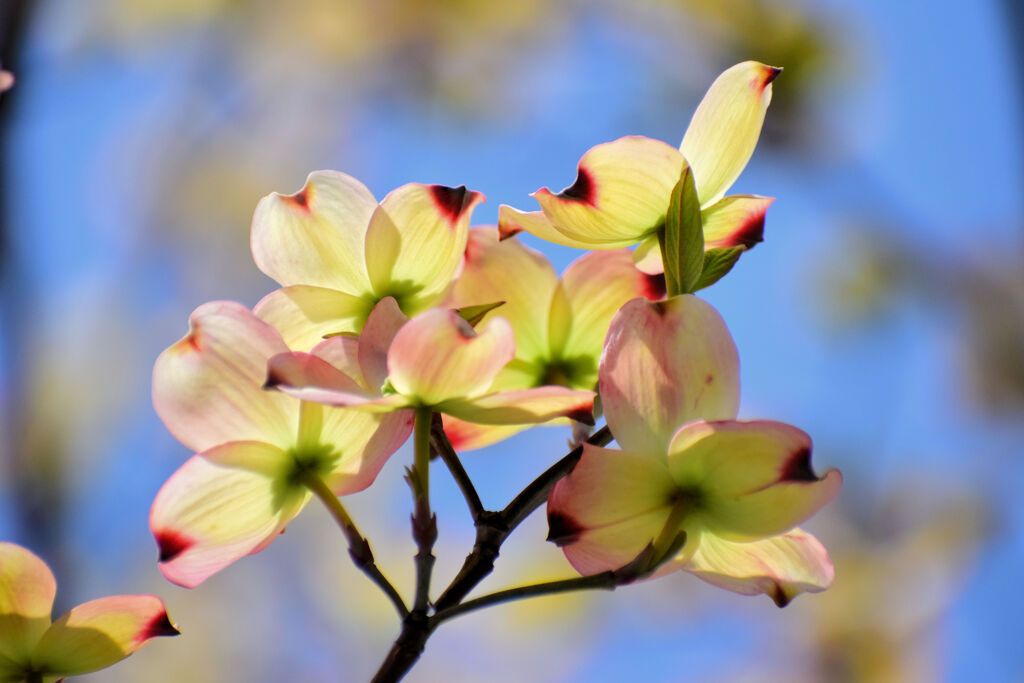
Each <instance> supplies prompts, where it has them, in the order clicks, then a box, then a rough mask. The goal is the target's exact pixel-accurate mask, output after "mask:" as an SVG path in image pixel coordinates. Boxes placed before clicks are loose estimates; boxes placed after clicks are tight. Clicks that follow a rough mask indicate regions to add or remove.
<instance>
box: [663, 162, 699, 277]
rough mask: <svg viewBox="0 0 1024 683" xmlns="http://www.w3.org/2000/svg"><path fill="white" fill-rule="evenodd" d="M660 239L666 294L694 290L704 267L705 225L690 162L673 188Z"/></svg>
mask: <svg viewBox="0 0 1024 683" xmlns="http://www.w3.org/2000/svg"><path fill="white" fill-rule="evenodd" d="M659 237H661V236H659ZM659 241H660V242H661V256H662V261H663V262H664V264H665V284H666V287H667V290H668V295H669V296H675V295H676V294H689V293H691V292H695V291H696V289H695V287H696V285H697V281H698V280H699V279H700V275H701V272H702V270H703V267H704V228H703V225H702V224H701V217H700V200H698V199H697V187H696V186H695V185H694V183H693V171H692V170H691V169H690V166H689V164H687V165H686V166H684V167H683V172H682V173H681V174H680V176H679V182H678V183H676V186H675V188H673V190H672V197H671V199H670V200H669V204H668V215H666V216H665V232H664V236H663V237H661V239H660V240H659Z"/></svg>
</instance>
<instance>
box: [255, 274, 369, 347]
mask: <svg viewBox="0 0 1024 683" xmlns="http://www.w3.org/2000/svg"><path fill="white" fill-rule="evenodd" d="M369 312H370V301H369V300H367V299H365V298H359V297H356V296H353V295H351V294H346V293H344V292H339V291H338V290H336V289H327V288H325V287H312V286H309V285H293V286H291V287H283V288H281V289H277V290H275V291H273V292H271V293H270V294H268V295H267V296H265V297H263V298H262V299H261V300H260V301H259V303H257V304H256V307H255V308H253V313H254V314H255V315H256V317H258V318H259V319H260V320H262V321H264V322H265V323H268V324H270V325H272V326H273V327H274V328H275V329H276V330H277V331H278V332H280V333H281V336H282V337H283V338H284V342H285V344H287V345H288V348H290V349H294V350H295V351H308V350H310V349H311V348H313V347H314V346H316V345H317V344H319V343H320V342H322V341H323V340H324V337H326V336H328V335H335V334H338V333H342V332H358V331H359V329H360V328H361V327H362V325H363V321H364V320H365V319H366V316H367V314H368V313H369Z"/></svg>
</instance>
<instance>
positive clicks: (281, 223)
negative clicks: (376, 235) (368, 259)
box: [252, 171, 377, 295]
mask: <svg viewBox="0 0 1024 683" xmlns="http://www.w3.org/2000/svg"><path fill="white" fill-rule="evenodd" d="M376 208H377V201H376V200H375V199H374V197H373V195H372V194H371V193H370V191H369V190H368V189H366V186H364V185H363V184H362V183H360V182H359V181H358V180H356V179H355V178H353V177H351V176H348V175H345V174H344V173H338V172H337V171H316V172H314V173H311V174H310V175H309V178H307V179H306V184H305V185H304V186H303V188H302V189H301V190H299V191H298V192H296V193H295V194H293V195H281V194H278V193H276V192H275V193H273V194H270V195H267V196H266V197H264V198H263V199H262V200H261V201H260V203H259V205H257V207H256V213H255V215H254V216H253V219H252V254H253V258H254V259H255V261H256V265H257V266H259V268H260V270H262V271H263V272H264V273H266V274H267V275H269V276H270V277H272V278H274V279H275V280H277V282H278V283H280V284H281V285H283V286H288V285H315V286H318V287H327V288H330V289H337V290H340V291H343V292H347V293H349V294H355V295H359V294H362V293H365V292H369V291H370V282H369V279H368V278H367V274H366V267H365V265H364V263H363V236H364V234H365V233H366V227H367V225H368V224H369V222H370V216H371V215H372V214H373V212H374V210H375V209H376Z"/></svg>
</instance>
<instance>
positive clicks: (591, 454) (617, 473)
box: [548, 444, 676, 574]
mask: <svg viewBox="0 0 1024 683" xmlns="http://www.w3.org/2000/svg"><path fill="white" fill-rule="evenodd" d="M583 448H584V452H583V457H582V458H580V461H579V463H578V464H577V465H576V468H575V469H573V471H572V472H571V473H570V474H569V475H568V476H566V477H565V478H563V479H561V480H560V481H559V482H558V483H557V484H556V485H555V488H554V489H553V490H552V491H551V496H550V497H549V498H548V525H549V527H550V533H549V536H548V540H550V541H553V542H554V543H556V544H558V545H559V546H562V550H563V551H564V552H565V555H566V557H567V558H568V560H569V562H570V563H571V564H572V565H573V567H575V568H576V570H577V571H579V572H580V573H581V574H593V573H595V572H599V571H604V570H607V569H617V568H618V567H621V566H622V565H624V564H626V563H627V562H629V561H630V560H632V559H633V558H634V557H636V555H638V554H639V553H640V551H641V550H643V548H644V546H646V545H647V544H648V543H650V542H651V541H653V540H654V539H655V538H656V537H657V536H658V535H659V534H660V533H661V530H662V527H663V526H664V524H665V522H666V520H667V519H668V517H669V514H670V512H671V510H672V496H673V495H674V494H675V491H676V487H675V484H674V482H673V481H672V477H671V475H670V474H669V471H668V467H667V466H666V464H665V463H664V462H663V461H660V460H658V459H656V458H651V457H647V456H645V455H638V454H633V453H629V452H623V451H617V450H612V449H607V448H598V447H597V446H591V445H590V444H585V445H584V447H583Z"/></svg>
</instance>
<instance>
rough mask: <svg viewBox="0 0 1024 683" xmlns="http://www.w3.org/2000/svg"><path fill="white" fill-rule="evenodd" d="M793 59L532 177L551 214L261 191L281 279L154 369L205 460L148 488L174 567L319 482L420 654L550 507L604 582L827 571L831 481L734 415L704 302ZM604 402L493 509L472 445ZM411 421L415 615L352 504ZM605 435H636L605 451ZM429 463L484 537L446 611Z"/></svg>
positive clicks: (265, 246) (213, 560) (440, 192)
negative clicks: (556, 178) (688, 113)
mask: <svg viewBox="0 0 1024 683" xmlns="http://www.w3.org/2000/svg"><path fill="white" fill-rule="evenodd" d="M779 71H780V70H779V69H776V68H772V67H768V66H765V65H763V64H758V63H756V62H745V63H743V64H739V65H736V66H734V67H732V68H731V69H729V70H727V71H726V72H724V73H723V74H722V75H721V76H720V77H719V78H718V79H717V80H716V81H715V82H714V84H713V85H712V86H711V89H710V90H709V92H708V93H707V95H706V96H705V98H704V100H703V101H702V102H701V104H700V106H699V107H698V109H697V111H696V113H695V115H694V117H693V119H692V121H691V123H690V126H689V128H688V130H687V131H686V134H685V137H684V138H683V141H682V144H681V145H680V146H679V147H678V148H676V147H673V146H671V145H668V144H666V143H663V142H660V141H657V140H652V139H649V138H644V137H639V136H631V137H626V138H622V139H619V140H616V141H614V142H609V143H606V144H601V145H598V146H596V147H594V148H593V149H591V150H590V151H589V152H587V153H586V154H585V155H584V156H583V158H582V159H581V160H580V162H579V167H578V170H577V176H576V180H575V182H573V183H572V185H570V186H569V187H567V188H566V189H565V190H562V191H561V192H558V193H553V192H551V191H549V190H548V189H546V188H545V189H541V190H539V191H537V192H536V193H535V194H534V195H533V196H534V197H535V198H536V200H537V202H538V203H539V204H540V207H541V208H540V210H539V211H533V212H522V211H518V210H516V209H513V208H511V207H508V206H502V207H501V209H500V220H499V224H498V226H497V227H476V228H470V221H471V216H472V213H473V210H474V208H475V207H476V206H477V204H478V203H480V202H481V201H483V195H481V194H480V193H478V192H473V191H470V190H467V189H466V188H465V187H459V188H451V187H442V186H437V185H433V186H428V185H421V184H409V185H404V186H402V187H400V188H398V189H396V190H394V191H393V192H391V193H390V194H388V195H387V196H386V197H384V199H383V200H381V201H380V202H378V201H377V200H376V199H375V198H374V196H373V195H372V194H371V193H370V191H369V190H368V189H367V188H366V187H365V186H363V185H362V184H361V183H360V182H359V181H357V180H356V179H354V178H352V177H350V176H347V175H345V174H342V173H338V172H331V171H321V172H316V173H313V174H311V175H310V176H309V178H308V180H307V182H306V184H305V185H304V186H303V188H302V189H301V190H299V191H298V192H296V193H294V194H291V195H281V194H277V193H274V194H271V195H269V196H268V197H266V198H264V199H263V200H262V201H261V202H260V203H259V205H258V207H257V209H256V213H255V216H254V218H253V224H252V253H253V257H254V259H255V262H256V265H257V266H258V267H259V268H260V269H261V270H262V271H263V272H264V273H266V274H267V275H268V276H270V277H271V278H273V279H274V280H276V281H277V282H278V283H279V284H280V285H281V288H280V289H277V290H276V291H274V292H272V293H271V294H269V295H267V296H266V297H264V298H263V299H262V300H261V301H260V302H259V303H258V304H257V305H256V306H255V307H254V308H253V309H252V310H251V311H250V310H248V309H247V308H245V307H244V306H242V305H240V304H236V303H230V302H214V303H208V304H204V305H202V306H200V307H199V308H198V309H196V311H195V312H194V313H193V314H192V316H191V319H190V329H189V332H188V334H187V335H186V336H185V337H184V338H183V339H181V340H180V341H179V342H177V343H176V344H174V345H173V346H171V347H170V348H168V349H167V350H166V351H164V353H163V354H162V355H161V356H160V358H159V359H158V360H157V362H156V366H155V368H154V372H153V402H154V405H155V407H156V410H157V412H158V414H159V415H160V417H161V419H162V420H163V421H164V424H165V425H166V426H167V428H168V429H169V430H170V431H171V433H172V434H174V435H175V436H176V437H177V438H178V439H179V440H180V441H181V442H182V443H183V444H184V445H185V446H187V447H188V448H189V449H190V450H192V451H194V452H195V455H194V456H192V457H191V459H189V460H188V461H187V462H186V463H185V464H184V465H183V466H182V467H181V468H180V469H179V470H178V471H177V472H176V473H175V474H174V475H172V476H171V478H170V480H169V481H168V482H167V483H166V484H165V485H164V486H163V488H162V489H161V490H160V492H159V494H158V495H157V497H156V500H155V502H154V503H153V507H152V513H151V518H150V524H151V528H152V531H153V534H154V536H155V537H156V539H157V543H158V546H159V550H160V568H161V571H162V572H163V573H164V575H165V576H166V577H167V578H168V579H170V580H171V581H173V582H175V583H177V584H180V585H183V586H188V587H194V586H196V585H198V584H200V583H201V582H202V581H204V580H205V579H206V578H207V577H209V576H210V575H211V574H213V573H215V572H217V571H219V570H221V569H223V568H224V567H226V566H227V565H229V564H230V563H232V562H234V561H235V560H237V559H239V558H241V557H243V556H246V555H249V554H252V553H255V552H258V551H259V550H261V549H262V548H264V547H266V546H267V545H268V544H269V543H270V542H271V541H273V539H274V538H275V537H276V536H277V535H278V534H280V533H281V532H282V531H283V530H284V528H285V526H286V525H287V524H288V523H289V522H290V521H291V520H292V519H293V518H294V517H295V516H296V515H297V514H298V513H299V512H300V511H301V510H302V508H303V506H304V505H305V504H306V502H307V501H308V500H309V498H310V497H311V496H313V495H316V496H318V497H320V498H321V499H322V500H323V501H324V502H325V503H326V504H327V505H328V507H329V508H330V509H331V510H332V512H333V513H334V516H335V517H336V519H337V520H338V521H339V523H340V524H341V526H342V528H343V529H344V530H345V533H346V534H347V535H348V537H349V541H350V544H351V548H352V556H353V558H354V559H356V561H357V563H359V564H360V566H361V567H362V568H363V569H364V570H366V571H367V573H368V574H370V576H371V578H373V579H374V580H375V581H377V582H378V584H380V585H381V586H382V587H383V588H384V589H385V590H386V591H387V592H388V594H389V595H390V596H391V598H392V600H393V601H394V602H395V604H396V607H397V608H398V611H399V613H400V614H402V615H403V616H407V615H409V614H418V615H419V617H420V618H421V619H420V620H419V621H417V620H416V619H413V620H406V621H407V624H406V626H407V627H408V628H410V629H416V628H419V629H420V635H421V638H420V641H419V642H420V644H422V641H425V640H426V637H427V636H428V635H429V633H430V631H431V630H432V628H433V626H434V625H436V623H434V624H433V625H431V622H429V620H430V619H437V620H438V621H440V620H443V619H444V618H448V617H449V616H452V615H454V614H456V613H458V612H459V611H464V610H466V609H470V608H472V607H471V603H475V604H480V605H482V604H483V602H479V600H481V599H477V601H470V602H468V603H465V604H462V603H461V602H460V601H461V598H462V597H464V596H465V594H466V593H468V591H469V589H471V588H472V585H475V584H473V583H472V581H471V580H470V578H467V577H473V580H475V581H479V579H480V578H482V577H483V576H484V575H486V573H487V571H489V570H490V569H489V567H486V568H484V569H482V570H481V569H480V567H481V566H484V565H486V561H484V560H482V559H481V557H482V556H483V555H484V554H486V553H485V552H484V550H486V548H487V547H491V546H493V551H492V554H491V556H490V558H489V561H490V562H491V563H492V564H493V560H494V558H495V557H496V556H497V550H496V548H497V546H499V545H500V543H501V541H502V540H503V539H504V537H505V535H507V534H508V533H509V532H510V531H511V529H512V528H514V526H515V525H516V524H518V522H519V521H521V518H522V516H523V514H524V513H525V514H529V512H530V511H532V509H533V507H536V505H538V504H540V502H541V501H543V499H544V497H548V501H547V503H548V520H549V524H550V537H549V538H550V540H552V541H554V542H555V543H557V544H558V545H559V546H561V547H562V549H563V550H564V552H565V555H566V557H567V558H568V560H569V562H570V563H571V564H572V565H573V567H575V568H576V569H577V570H578V571H579V572H580V573H581V574H582V575H584V577H595V576H603V577H605V579H607V582H610V583H606V584H604V585H603V587H608V586H609V585H610V586H611V587H614V585H621V584H622V583H626V582H628V581H631V580H634V579H636V578H643V577H646V576H649V575H652V574H664V573H667V572H669V571H672V570H675V569H681V570H684V571H687V572H690V573H692V574H695V575H696V576H698V577H700V578H702V579H704V580H706V581H709V582H711V583H713V584H716V585H718V586H721V587H723V588H726V589H729V590H732V591H735V592H739V593H744V594H756V593H765V594H767V595H769V596H770V597H771V598H772V599H773V600H774V601H775V602H776V603H777V604H779V605H780V606H781V605H785V604H786V603H787V602H788V601H789V600H791V599H792V598H793V596H795V595H796V594H797V593H799V592H802V591H818V590H823V589H824V588H826V587H827V586H828V585H829V584H830V583H831V581H832V575H833V572H832V565H831V563H830V561H829V558H828V555H827V553H826V552H825V550H824V548H823V547H822V546H821V544H820V543H819V542H818V541H817V540H816V539H815V538H814V537H813V536H811V535H810V534H808V533H806V532H804V531H802V530H801V529H799V528H798V527H797V525H798V524H800V523H801V522H803V521H804V520H806V519H807V518H808V517H809V516H811V515H812V514H814V513H815V512H816V511H817V510H818V509H819V508H821V507H822V506H823V505H825V504H826V503H828V502H829V501H830V500H831V499H832V498H833V497H834V496H835V495H836V493H837V492H838V489H839V486H840V483H841V477H840V475H839V473H838V472H837V471H835V470H830V471H828V472H826V473H825V474H824V475H823V476H818V475H817V474H815V472H814V471H813V470H812V468H811V464H810V457H811V442H810V438H809V437H808V436H807V435H806V434H805V433H804V432H802V431H800V430H799V429H797V428H795V427H791V426H789V425H786V424H782V423H778V422H771V421H762V420H755V421H740V420H737V419H736V416H737V411H738V407H739V361H738V354H737V351H736V348H735V346H734V344H733V342H732V339H731V337H730V335H729V332H728V330H727V328H726V327H725V323H724V322H723V321H722V319H721V317H720V316H719V314H718V313H717V312H716V311H715V310H714V309H713V308H712V307H711V306H710V305H708V304H707V303H705V302H704V301H703V300H701V299H699V298H698V297H697V296H695V295H694V292H697V291H699V290H700V289H703V288H704V287H707V286H710V285H711V284H713V283H714V282H715V281H717V280H718V279H719V278H721V277H722V276H724V275H725V274H726V273H727V272H728V271H729V269H730V268H732V266H733V265H734V264H735V263H736V262H737V259H738V258H739V257H740V255H741V254H742V253H744V252H745V251H746V250H748V249H749V248H751V247H753V246H754V245H755V244H756V243H758V242H760V241H761V240H762V238H763V231H764V218H765V212H766V210H767V209H768V207H769V205H770V204H771V203H772V202H773V201H774V200H773V199H772V198H770V197H761V196H757V195H729V196H726V194H725V193H726V191H727V190H728V188H729V187H730V186H731V185H732V183H733V182H734V181H735V180H736V178H737V177H738V176H739V174H740V172H741V171H742V170H743V167H744V166H745V165H746V163H747V161H748V160H749V158H750V156H751V154H752V153H753V150H754V147H755V145H756V142H757V139H758V137H759V135H760V130H761V125H762V122H763V120H764V116H765V112H766V109H767V107H768V104H769V102H770V100H771V93H772V86H771V83H772V81H773V80H774V79H775V78H776V76H778V74H779ZM522 231H526V232H528V233H531V234H533V235H534V236H536V237H539V238H542V239H545V240H549V241H552V242H556V243H559V244H563V245H569V246H573V247H578V248H583V249H586V250H588V253H587V254H585V255H584V256H582V257H581V258H579V259H578V260H577V261H575V262H574V263H572V264H571V265H570V266H569V268H568V269H567V270H566V271H565V273H563V274H562V276H561V277H559V276H558V275H557V273H556V272H555V271H554V269H553V268H552V267H551V265H550V263H548V261H547V259H546V258H545V257H544V256H543V255H541V254H540V253H538V252H535V251H533V250H531V249H529V248H527V247H526V246H524V245H522V244H521V243H519V241H518V239H517V238H516V237H515V235H516V234H517V233H519V232H522ZM629 247H635V249H632V250H630V249H629ZM597 397H599V398H600V403H599V405H600V406H601V410H603V415H604V417H605V418H606V422H607V427H606V428H605V429H603V430H600V431H599V432H597V433H595V434H594V435H593V436H592V437H591V438H588V439H587V440H586V441H585V442H584V443H583V444H582V445H581V448H579V449H577V451H574V453H575V455H573V454H570V456H571V459H570V461H566V462H567V463H568V464H564V463H563V464H560V465H556V466H555V467H553V468H552V470H550V471H549V472H548V473H545V475H542V477H541V478H539V479H538V480H537V481H536V482H535V483H534V484H533V485H531V487H530V488H528V489H527V490H525V491H524V492H523V495H522V497H521V498H520V499H517V500H516V501H513V503H512V504H510V506H509V508H506V510H505V511H503V512H502V513H487V511H486V510H485V509H484V508H483V507H482V504H481V503H480V501H479V499H478V497H477V496H476V493H475V491H474V490H473V488H472V483H471V482H470V481H469V480H468V477H467V476H466V474H465V471H464V470H462V469H461V466H460V465H459V463H458V457H457V451H466V450H472V449H477V448H482V447H485V446H487V445H490V444H493V443H496V442H498V441H500V440H501V439H504V438H506V437H508V436H510V435H512V434H514V433H515V432H517V431H519V430H522V429H525V428H526V427H529V426H531V425H536V424H542V423H550V424H571V425H573V426H574V427H575V430H574V434H575V435H576V436H577V438H581V439H583V438H585V437H587V435H588V434H590V426H591V425H593V424H594V418H595V399H596V398H597ZM597 412H598V415H597V417H600V412H601V411H597ZM435 416H438V421H435V420H434V417H435ZM413 433H415V435H416V437H415V439H414V441H415V445H416V460H415V463H414V465H413V467H412V468H411V469H410V475H409V479H410V484H411V485H412V487H413V490H414V495H415V501H416V513H415V514H414V525H413V526H414V537H415V538H416V540H417V542H418V543H419V546H420V553H419V554H418V555H417V562H418V585H417V590H416V600H415V602H414V604H413V605H412V608H411V611H410V608H408V607H406V605H405V603H404V601H403V600H402V598H401V596H400V595H399V594H398V592H397V591H395V590H394V589H393V588H391V586H390V584H389V583H388V582H387V580H386V579H385V578H384V577H383V575H382V574H381V573H380V571H379V570H378V569H377V568H376V567H375V565H374V564H373V558H372V553H370V550H369V544H368V542H367V541H366V540H365V539H364V538H362V537H361V536H360V535H359V533H358V531H357V529H356V527H355V523H354V522H353V521H352V520H351V518H350V517H348V515H347V512H345V510H344V507H343V505H342V504H341V502H340V500H338V497H340V496H344V495H345V494H349V493H352V492H355V491H359V490H362V489H365V488H366V487H368V486H370V485H371V484H372V483H373V481H374V479H375V478H376V476H377V474H378V473H379V472H380V470H381V467H382V465H383V464H384V462H385V461H386V460H387V459H388V458H389V457H390V456H391V455H392V454H393V453H394V452H395V451H396V450H397V449H398V448H399V446H401V445H402V444H403V443H404V442H405V441H406V440H407V439H408V438H409V436H410V435H411V434H413ZM602 435H603V437H604V438H599V437H600V436H602ZM610 439H614V440H615V441H616V442H617V443H618V446H619V447H620V449H621V450H620V449H611V448H605V447H603V446H604V445H605V444H607V443H608V441H609V440H610ZM431 453H433V454H437V455H441V456H442V457H443V459H444V461H445V464H446V465H448V466H449V469H450V470H451V471H452V474H453V475H454V476H455V477H456V479H457V481H458V483H459V485H460V488H462V490H463V492H464V493H465V494H466V497H467V501H468V502H469V503H470V508H471V511H473V513H474V517H475V520H474V521H475V522H476V523H477V527H478V531H479V532H480V533H481V534H484V536H483V537H481V538H483V540H482V541H479V542H478V546H479V548H478V549H477V550H475V551H474V554H472V555H470V557H469V558H468V559H467V564H466V567H464V570H463V573H462V574H460V576H459V577H457V579H456V581H455V582H453V585H452V586H450V587H449V590H448V591H446V592H445V594H443V595H442V596H441V597H440V598H439V599H437V600H436V601H435V600H432V599H431V597H430V588H429V586H430V566H431V565H432V562H433V560H432V556H431V555H430V548H431V546H432V544H433V539H434V538H435V537H436V534H437V529H436V522H435V520H434V519H433V517H432V514H431V513H430V510H429V493H428V492H429V478H428V468H429V460H430V457H429V456H430V455H431ZM548 494H550V495H548ZM523 501H525V502H523ZM530 501H535V503H531V502H530ZM530 505H533V507H530ZM495 520H497V521H495ZM488 529H490V532H492V533H491V536H486V534H487V533H490V532H488ZM495 539H498V540H497V541H495ZM478 540H479V539H478ZM484 541H487V542H486V543H485V542H484ZM487 543H490V546H488V545H487ZM480 548H484V550H481V549H480ZM627 570H628V571H627ZM605 579H602V581H604V580H605ZM574 585H575V584H574ZM583 585H584V584H580V586H583ZM585 585H587V586H597V585H599V584H598V583H589V584H585ZM541 592H542V591H541ZM484 602H486V600H484ZM432 610H433V611H432ZM410 624H411V625H410ZM417 624H420V626H417ZM423 624H427V625H423ZM410 639H413V640H414V638H412V636H410V637H408V638H406V643H405V645H403V647H404V648H405V650H406V651H408V650H410V649H415V648H412V647H410V646H409V645H408V643H409V642H411V641H410ZM399 655H401V651H400V652H399ZM399 655H396V658H398V657H399Z"/></svg>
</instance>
